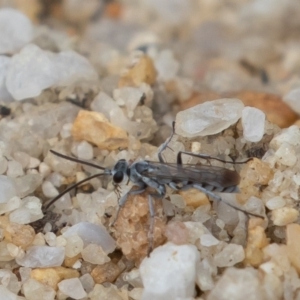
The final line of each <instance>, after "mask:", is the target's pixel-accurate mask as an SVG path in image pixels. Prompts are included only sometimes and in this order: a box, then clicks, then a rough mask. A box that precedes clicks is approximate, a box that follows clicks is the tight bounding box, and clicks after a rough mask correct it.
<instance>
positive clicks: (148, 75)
mask: <svg viewBox="0 0 300 300" xmlns="http://www.w3.org/2000/svg"><path fill="white" fill-rule="evenodd" d="M156 75H157V73H156V70H155V67H154V64H153V61H152V59H151V58H150V57H149V56H147V55H143V56H141V57H140V59H139V60H138V61H137V62H136V63H135V64H134V65H133V66H132V67H131V68H130V69H129V70H128V71H127V72H126V73H125V74H124V75H122V76H121V78H120V80H119V84H118V87H124V86H140V85H141V84H142V83H144V82H145V83H147V84H149V85H152V84H153V83H154V82H155V80H156Z"/></svg>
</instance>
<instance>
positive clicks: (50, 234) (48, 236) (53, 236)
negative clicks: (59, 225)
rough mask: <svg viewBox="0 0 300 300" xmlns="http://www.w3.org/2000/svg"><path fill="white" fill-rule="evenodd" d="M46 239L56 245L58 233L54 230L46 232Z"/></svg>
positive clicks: (48, 242)
mask: <svg viewBox="0 0 300 300" xmlns="http://www.w3.org/2000/svg"><path fill="white" fill-rule="evenodd" d="M45 241H46V242H47V244H48V245H49V246H51V247H54V246H56V234H55V233H53V232H47V233H45Z"/></svg>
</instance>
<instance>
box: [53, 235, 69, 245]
mask: <svg viewBox="0 0 300 300" xmlns="http://www.w3.org/2000/svg"><path fill="white" fill-rule="evenodd" d="M55 244H56V246H57V247H65V246H66V245H67V240H66V239H65V238H64V237H63V236H62V235H59V236H58V237H56V241H55Z"/></svg>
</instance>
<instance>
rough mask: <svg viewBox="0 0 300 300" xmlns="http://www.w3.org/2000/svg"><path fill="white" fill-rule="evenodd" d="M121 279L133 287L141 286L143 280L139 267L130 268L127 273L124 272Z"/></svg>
mask: <svg viewBox="0 0 300 300" xmlns="http://www.w3.org/2000/svg"><path fill="white" fill-rule="evenodd" d="M123 279H124V280H125V281H127V282H128V283H129V284H131V285H132V286H133V287H143V282H142V278H141V274H140V270H139V269H132V270H131V271H130V272H128V273H124V275H123Z"/></svg>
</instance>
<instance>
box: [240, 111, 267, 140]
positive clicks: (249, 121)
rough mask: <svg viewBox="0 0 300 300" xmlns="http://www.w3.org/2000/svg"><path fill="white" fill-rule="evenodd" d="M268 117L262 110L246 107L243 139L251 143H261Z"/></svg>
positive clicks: (243, 114) (243, 119) (243, 120)
mask: <svg viewBox="0 0 300 300" xmlns="http://www.w3.org/2000/svg"><path fill="white" fill-rule="evenodd" d="M265 120H266V115H265V113H264V112H262V111H261V110H260V109H257V108H255V107H249V106H246V107H245V108H244V109H243V111H242V126H243V137H244V139H245V140H246V141H249V142H259V141H260V140H261V139H262V137H263V135H264V130H265Z"/></svg>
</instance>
